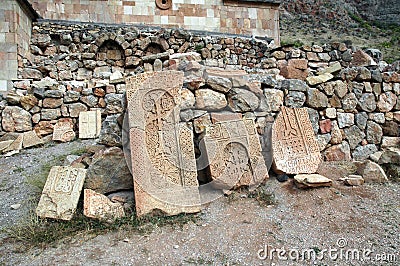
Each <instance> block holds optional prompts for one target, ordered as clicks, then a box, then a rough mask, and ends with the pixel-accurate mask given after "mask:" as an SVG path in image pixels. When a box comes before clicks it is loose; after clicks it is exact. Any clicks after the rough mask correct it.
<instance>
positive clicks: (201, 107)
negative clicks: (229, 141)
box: [0, 22, 400, 160]
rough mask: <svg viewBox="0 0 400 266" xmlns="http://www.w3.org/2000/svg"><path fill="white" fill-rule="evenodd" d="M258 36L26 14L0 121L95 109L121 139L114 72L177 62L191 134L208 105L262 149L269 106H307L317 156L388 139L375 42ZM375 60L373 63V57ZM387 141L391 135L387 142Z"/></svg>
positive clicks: (395, 78) (26, 123)
mask: <svg viewBox="0 0 400 266" xmlns="http://www.w3.org/2000/svg"><path fill="white" fill-rule="evenodd" d="M268 46H269V44H268V43H266V42H265V41H259V40H256V39H249V38H243V37H237V36H231V37H226V36H219V35H215V36H203V35H195V34H193V33H191V32H187V31H183V30H169V29H152V28H142V29H137V28H133V27H129V26H123V27H121V26H116V27H112V26H104V25H103V26H101V25H100V26H99V25H95V24H60V23H50V22H45V23H36V24H35V25H34V28H33V36H32V45H31V51H32V53H33V55H32V61H28V60H27V61H26V62H24V65H23V66H22V67H21V68H20V69H19V74H18V75H19V78H21V79H22V80H18V81H15V82H14V88H15V90H14V91H10V93H9V94H8V95H7V97H6V98H5V99H4V100H0V112H1V117H2V129H1V132H2V133H1V132H0V134H4V133H5V132H14V131H16V132H23V131H28V130H31V129H32V128H34V129H35V130H36V131H37V133H39V134H40V135H42V136H46V135H49V134H51V133H52V128H53V125H54V124H55V123H56V122H57V121H59V120H60V119H65V118H66V119H71V121H72V122H73V123H74V124H75V130H77V127H78V123H77V122H78V121H77V117H78V116H79V112H81V111H86V110H96V109H99V110H100V111H101V113H102V118H103V125H102V133H101V135H100V137H99V142H101V143H104V144H108V145H122V144H121V124H122V120H123V119H122V117H121V114H123V113H124V109H125V106H126V102H125V96H124V95H125V81H124V77H127V76H130V75H135V74H136V73H140V72H143V71H153V70H156V71H158V70H162V69H178V70H182V71H184V72H185V82H184V88H183V89H182V91H181V94H182V96H183V99H184V101H183V103H182V106H181V110H182V111H181V120H182V121H187V122H192V123H193V124H194V128H195V133H196V135H197V136H198V135H201V134H202V133H203V132H204V130H206V128H207V127H208V125H210V123H211V121H212V120H213V119H218V115H223V116H228V117H229V115H231V114H230V113H232V112H233V113H239V114H240V115H241V116H244V117H251V118H254V119H255V121H256V124H257V127H258V132H259V134H260V139H261V143H262V146H263V148H264V152H265V153H267V152H269V143H268V141H267V138H266V136H268V132H270V131H269V130H270V128H271V123H272V122H273V121H274V118H275V116H276V115H277V113H278V112H279V107H280V106H281V105H285V106H288V107H307V110H308V112H309V115H310V119H311V121H312V124H313V128H314V132H315V134H316V135H317V138H318V142H319V144H320V150H321V152H322V153H323V154H324V158H325V159H326V160H349V159H351V158H354V159H365V158H367V157H368V156H370V155H371V154H374V153H375V152H377V151H378V150H381V149H382V148H384V147H388V146H398V145H399V143H398V141H399V138H398V137H399V136H400V135H399V124H400V73H399V68H398V66H397V67H396V65H395V64H394V65H387V64H385V63H384V62H382V61H380V60H381V54H379V52H378V51H376V50H373V49H371V50H368V51H367V53H365V52H363V51H361V50H357V49H355V48H353V47H347V46H346V45H345V44H344V43H332V44H328V45H324V46H323V47H320V46H316V45H315V46H312V47H309V46H304V47H301V48H294V47H281V48H277V49H271V48H269V47H268ZM376 62H378V63H376ZM396 141H397V142H396Z"/></svg>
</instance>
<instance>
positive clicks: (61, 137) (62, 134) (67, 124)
mask: <svg viewBox="0 0 400 266" xmlns="http://www.w3.org/2000/svg"><path fill="white" fill-rule="evenodd" d="M74 138H75V132H74V123H73V122H72V120H71V119H68V118H65V119H60V120H59V121H57V123H56V124H55V125H54V130H53V140H58V141H62V142H68V141H71V140H73V139H74Z"/></svg>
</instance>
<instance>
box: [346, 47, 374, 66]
mask: <svg viewBox="0 0 400 266" xmlns="http://www.w3.org/2000/svg"><path fill="white" fill-rule="evenodd" d="M350 65H351V66H376V62H375V61H374V59H372V57H371V56H369V55H368V54H367V53H365V52H364V51H363V50H357V51H355V52H354V53H353V59H352V60H351V62H350Z"/></svg>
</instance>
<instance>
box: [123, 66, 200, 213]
mask: <svg viewBox="0 0 400 266" xmlns="http://www.w3.org/2000/svg"><path fill="white" fill-rule="evenodd" d="M126 84H127V99H128V113H129V114H128V116H129V128H130V129H129V135H130V149H131V160H132V174H133V180H134V191H135V205H136V213H137V215H138V216H142V215H144V214H148V213H150V212H151V211H153V210H156V209H158V210H161V211H163V212H165V213H166V214H168V215H175V214H178V213H182V212H185V213H194V212H199V211H200V194H199V190H198V181H197V169H196V162H195V155H194V145H193V133H192V132H193V131H192V129H191V125H187V124H185V123H178V122H179V111H180V110H179V104H180V102H181V99H180V94H179V90H180V89H181V87H182V84H183V73H182V72H178V71H164V72H151V73H144V74H138V75H136V76H134V77H129V78H127V80H126Z"/></svg>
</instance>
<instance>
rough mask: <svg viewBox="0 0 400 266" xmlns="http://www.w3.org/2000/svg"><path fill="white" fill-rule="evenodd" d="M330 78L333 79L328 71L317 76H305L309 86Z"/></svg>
mask: <svg viewBox="0 0 400 266" xmlns="http://www.w3.org/2000/svg"><path fill="white" fill-rule="evenodd" d="M331 79H333V75H332V74H330V73H324V74H320V75H318V76H311V77H307V78H306V80H307V83H308V84H309V85H311V86H313V85H317V84H321V83H324V82H327V81H328V80H331Z"/></svg>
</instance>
